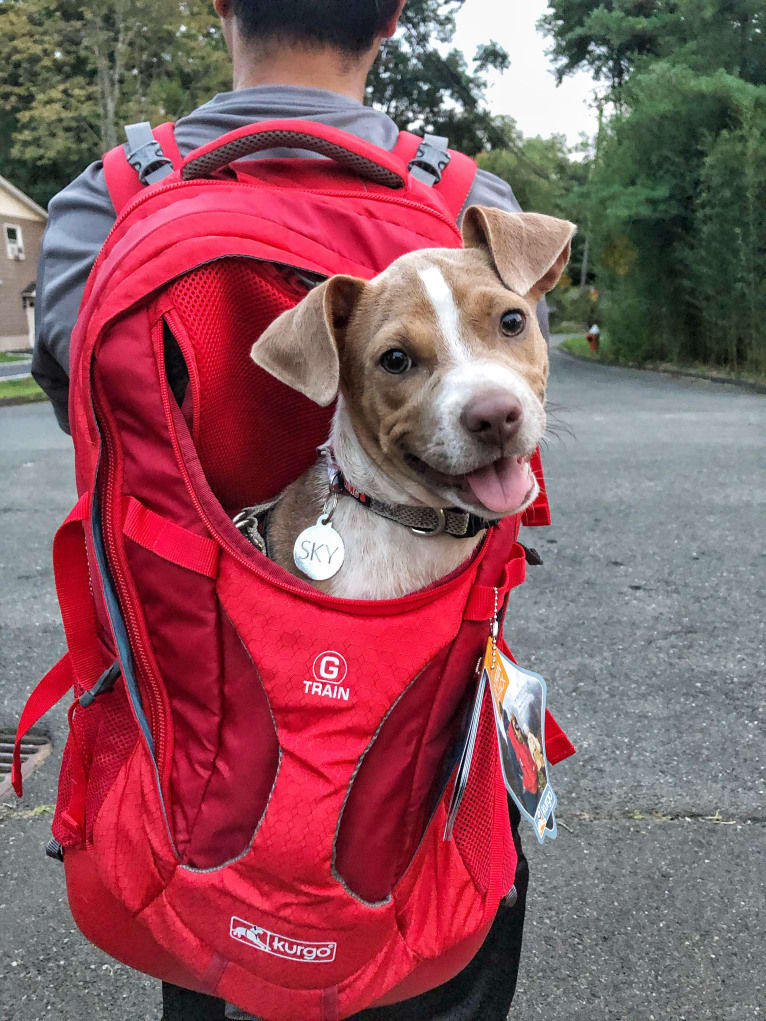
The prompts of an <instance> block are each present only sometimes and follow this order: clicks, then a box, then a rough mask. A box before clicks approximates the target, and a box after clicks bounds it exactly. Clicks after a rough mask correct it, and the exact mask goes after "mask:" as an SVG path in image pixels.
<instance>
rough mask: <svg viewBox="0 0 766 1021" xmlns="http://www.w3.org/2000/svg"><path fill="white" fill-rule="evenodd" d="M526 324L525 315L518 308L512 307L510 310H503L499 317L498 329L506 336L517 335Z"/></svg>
mask: <svg viewBox="0 0 766 1021" xmlns="http://www.w3.org/2000/svg"><path fill="white" fill-rule="evenodd" d="M526 325H527V317H526V316H525V315H524V313H523V312H521V311H520V310H519V309H517V308H514V309H513V310H512V311H510V312H503V315H502V318H501V319H500V329H501V330H502V331H503V333H504V334H505V335H506V337H518V335H519V334H520V333H522V332H523V331H524V327H525V326H526Z"/></svg>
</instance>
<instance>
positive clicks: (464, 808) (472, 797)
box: [453, 693, 510, 893]
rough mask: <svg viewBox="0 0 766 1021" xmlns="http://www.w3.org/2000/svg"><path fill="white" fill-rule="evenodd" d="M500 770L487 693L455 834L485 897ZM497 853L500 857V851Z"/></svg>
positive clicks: (490, 705) (464, 857)
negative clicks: (495, 798)
mask: <svg viewBox="0 0 766 1021" xmlns="http://www.w3.org/2000/svg"><path fill="white" fill-rule="evenodd" d="M498 768H499V763H498V751H497V734H496V732H495V716H494V712H493V710H492V703H491V702H490V696H489V693H486V694H485V696H484V705H483V706H482V712H481V718H480V720H479V729H478V732H477V734H476V745H475V746H474V752H473V762H472V763H471V771H470V773H469V774H468V783H467V785H466V789H465V793H464V795H463V800H462V801H461V803H460V808H459V810H458V813H457V818H456V819H455V829H454V831H453V834H454V840H455V844H456V845H457V848H458V850H459V851H460V854H461V855H462V858H463V861H464V862H465V865H466V868H467V869H468V871H469V872H470V873H471V876H472V877H473V880H474V882H475V883H476V885H477V886H478V887H479V889H480V890H482V891H483V892H484V893H486V892H487V891H488V890H489V874H490V863H491V859H492V821H493V815H494V811H493V801H494V796H495V784H496V781H497V770H498ZM495 851H496V853H497V849H495ZM509 885H510V884H509Z"/></svg>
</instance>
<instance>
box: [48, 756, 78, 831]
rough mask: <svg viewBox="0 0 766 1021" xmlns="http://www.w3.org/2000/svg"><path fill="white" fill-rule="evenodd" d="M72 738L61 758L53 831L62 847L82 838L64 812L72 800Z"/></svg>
mask: <svg viewBox="0 0 766 1021" xmlns="http://www.w3.org/2000/svg"><path fill="white" fill-rule="evenodd" d="M72 755H73V751H72V738H71V737H70V738H69V739H68V740H67V743H66V747H65V748H64V756H63V758H62V760H61V770H60V772H59V790H58V797H57V799H56V811H55V813H54V816H53V825H52V826H51V832H52V833H53V836H54V837H55V838H56V840H58V842H59V843H60V844H61V846H62V847H76V846H77V844H79V843H80V838H79V835H78V834H77V833H75V832H74V831H73V830H72V828H71V827H70V826H69V825H68V824H67V823H66V821H65V820H64V818H63V816H64V812H66V810H67V808H68V807H69V803H70V802H71V800H72V787H73V785H72Z"/></svg>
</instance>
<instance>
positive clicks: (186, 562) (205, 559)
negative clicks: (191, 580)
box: [123, 496, 221, 578]
mask: <svg viewBox="0 0 766 1021" xmlns="http://www.w3.org/2000/svg"><path fill="white" fill-rule="evenodd" d="M123 532H124V533H125V535H126V536H127V537H128V538H129V539H132V540H133V542H136V543H138V545H139V546H143V548H144V549H147V550H150V551H151V552H152V553H156V555H157V556H158V557H162V559H163V560H169V561H170V563H172V564H177V565H178V566H179V567H185V568H186V569H187V570H188V571H194V572H195V573H197V574H203V575H205V577H207V578H216V577H217V576H218V560H219V558H220V553H221V548H220V546H219V545H218V543H217V542H215V540H214V539H210V538H208V537H207V536H204V535H197V533H196V532H190V531H189V529H188V528H183V527H182V526H181V525H177V524H175V522H173V521H169V520H168V519H167V518H163V517H162V516H161V515H160V514H157V513H156V512H155V511H153V510H149V508H148V507H145V506H144V505H143V504H142V503H141V502H140V501H138V500H136V498H135V497H133V496H130V497H128V499H127V501H126V509H125V521H124V524H123Z"/></svg>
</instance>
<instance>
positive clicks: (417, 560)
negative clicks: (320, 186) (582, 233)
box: [252, 206, 575, 599]
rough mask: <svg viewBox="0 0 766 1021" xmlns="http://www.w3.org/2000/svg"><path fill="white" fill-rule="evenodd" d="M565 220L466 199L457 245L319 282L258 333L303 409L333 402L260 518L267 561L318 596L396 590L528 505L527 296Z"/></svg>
mask: <svg viewBox="0 0 766 1021" xmlns="http://www.w3.org/2000/svg"><path fill="white" fill-rule="evenodd" d="M574 230H575V227H574V225H573V224H572V223H569V222H568V221H565V220H558V219H555V218H553V217H550V216H544V215H542V214H538V213H504V212H501V211H499V210H497V209H490V208H484V207H481V206H474V207H471V208H470V209H468V211H467V212H466V215H465V218H464V221H463V227H462V231H463V241H464V245H465V247H464V248H463V249H455V250H453V249H426V250H420V251H415V252H411V253H409V254H407V255H404V256H402V257H401V258H399V259H397V260H396V261H395V262H393V263H392V264H391V265H390V266H389V267H388V268H387V269H386V270H385V271H384V272H382V273H380V274H379V275H378V276H376V277H375V278H374V279H372V280H370V281H365V280H361V279H357V278H356V277H350V276H336V277H332V278H331V279H329V280H327V281H326V282H325V283H323V284H321V285H320V286H318V287H316V288H315V289H314V290H312V291H311V292H310V293H309V294H308V295H307V296H306V297H305V298H304V299H303V300H302V301H301V302H300V303H299V304H298V305H297V306H296V307H295V308H293V309H291V310H290V311H288V312H285V313H283V314H282V315H281V316H279V318H278V319H276V320H275V321H274V322H273V323H272V324H271V325H270V326H269V327H268V329H267V330H266V331H265V332H264V333H263V334H262V336H261V337H260V338H259V340H258V341H257V343H256V344H255V346H254V347H253V350H252V357H253V359H254V361H255V362H256V363H257V364H258V365H260V366H261V367H262V368H263V369H265V370H266V371H267V372H270V373H271V374H272V375H273V376H275V377H276V378H277V379H279V380H281V381H282V382H283V383H286V384H287V385H288V386H291V387H293V388H294V389H296V390H298V391H300V392H301V393H303V394H305V395H306V396H307V397H309V398H310V399H311V400H313V401H315V402H316V403H317V404H320V405H322V406H327V405H329V404H331V403H332V402H333V401H334V400H336V398H337V408H336V412H335V416H334V419H333V425H332V433H331V437H330V442H329V444H328V447H327V448H326V449H324V450H323V451H322V452H320V456H319V458H318V460H317V462H316V464H314V465H313V466H312V467H311V468H310V469H309V470H308V471H307V472H305V473H304V474H303V475H302V476H301V477H300V478H299V479H298V480H297V481H296V482H294V483H292V484H291V485H290V486H288V488H287V489H286V490H284V492H283V493H282V494H281V496H280V498H279V500H278V502H277V503H276V504H275V505H274V506H273V507H272V508H271V509H270V511H269V513H268V516H267V519H266V522H265V528H264V531H265V535H264V541H265V549H266V552H267V553H268V555H269V556H270V557H271V558H272V559H273V560H275V561H276V562H277V563H279V564H280V565H281V566H282V567H284V568H285V569H286V570H288V571H290V572H291V573H293V574H295V575H297V576H298V577H302V578H306V577H308V578H311V579H312V580H313V583H314V584H315V585H316V586H317V587H318V588H320V589H322V590H323V591H325V592H327V593H329V594H331V595H333V596H336V597H340V598H349V599H390V598H396V597H399V596H403V595H406V594H407V593H410V592H414V591H416V590H417V589H420V588H423V587H425V586H427V585H430V584H433V583H434V582H436V581H437V580H438V579H439V578H442V577H444V576H445V575H447V574H449V573H450V572H452V571H454V570H455V569H457V568H458V567H459V566H460V565H461V564H462V563H463V562H464V561H465V560H467V559H468V558H469V557H470V556H471V554H472V553H473V552H474V550H475V549H476V547H477V546H478V545H479V544H480V543H481V541H482V537H483V536H484V534H485V532H486V529H487V528H488V527H489V526H490V525H491V523H492V522H493V521H496V520H498V519H500V518H503V517H506V516H508V515H512V514H518V513H520V512H521V511H523V510H524V509H525V508H526V507H528V506H529V505H530V504H531V503H533V502H534V500H535V498H536V497H537V494H538V483H537V480H536V479H535V476H534V474H533V472H532V471H531V468H530V463H529V462H530V457H531V455H532V454H533V453H534V451H535V449H536V448H537V446H538V444H539V443H540V440H541V439H542V437H543V434H544V432H545V429H546V416H545V389H546V382H547V378H548V350H547V345H546V342H545V338H544V337H543V335H542V333H541V331H540V327H539V325H538V322H537V316H536V307H537V303H538V302H539V300H540V299H541V298H542V297H543V295H544V294H546V293H547V292H548V291H550V290H551V289H552V288H553V287H554V286H555V285H556V283H557V282H558V280H559V277H560V276H561V273H562V271H563V269H564V267H565V265H566V263H567V261H568V259H569V254H570V242H571V238H572V235H573V233H574Z"/></svg>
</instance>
